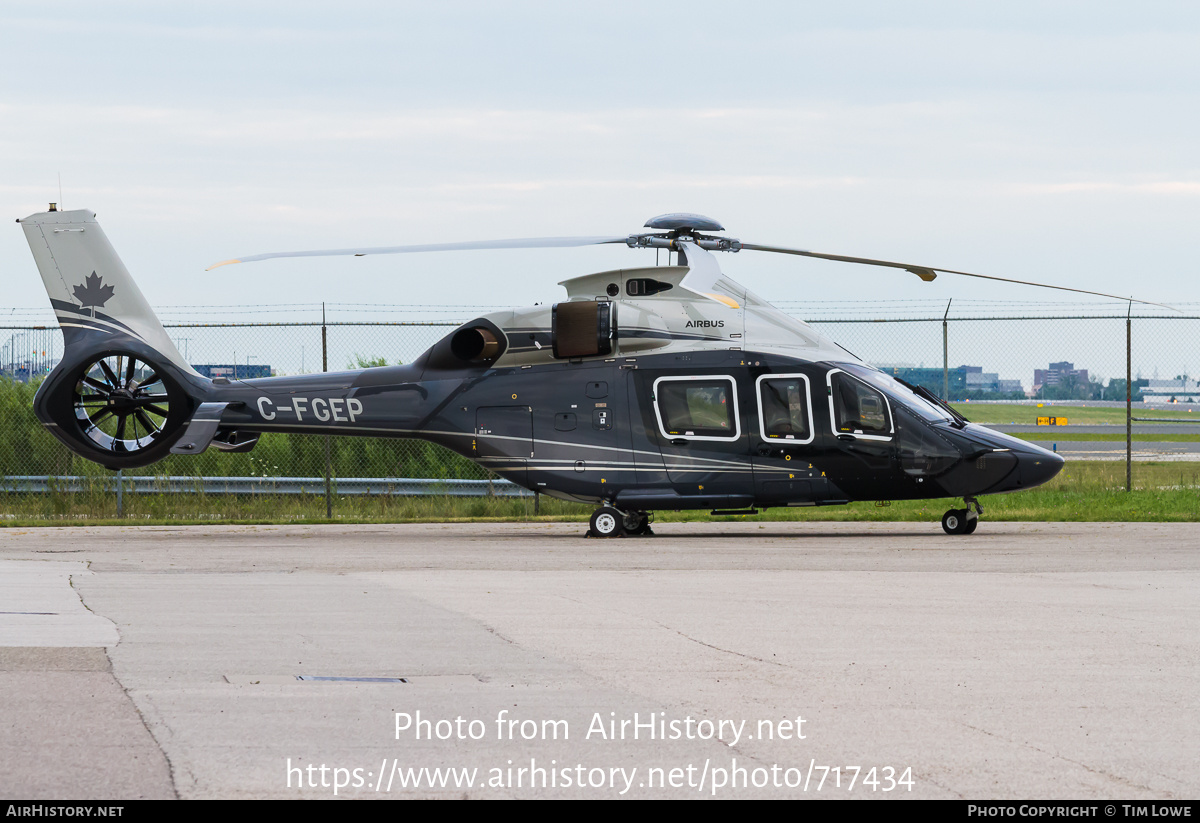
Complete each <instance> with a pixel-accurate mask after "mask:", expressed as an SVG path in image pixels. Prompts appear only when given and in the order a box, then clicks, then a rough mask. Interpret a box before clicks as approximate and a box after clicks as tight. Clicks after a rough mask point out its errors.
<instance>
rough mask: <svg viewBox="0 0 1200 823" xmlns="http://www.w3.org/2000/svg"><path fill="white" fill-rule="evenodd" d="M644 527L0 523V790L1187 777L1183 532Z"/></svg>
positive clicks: (305, 790) (1195, 655) (1100, 782)
mask: <svg viewBox="0 0 1200 823" xmlns="http://www.w3.org/2000/svg"><path fill="white" fill-rule="evenodd" d="M656 528H657V531H658V532H659V535H658V536H657V537H653V538H627V539H621V540H607V541H606V540H594V539H587V540H585V539H582V538H581V537H580V535H581V533H582V529H583V526H582V525H580V524H453V525H449V524H428V525H395V526H374V525H372V526H337V525H333V526H290V527H275V526H258V527H255V526H245V527H230V526H216V527H211V528H207V527H179V528H171V527H144V528H75V529H68V528H42V529H0V612H2V613H0V698H2V699H3V700H4V705H5V713H4V716H5V723H6V734H5V735H4V736H3V739H2V741H0V758H2V762H3V770H2V771H0V774H2V775H3V777H2V778H0V780H2V783H0V791H2V792H3V795H4V796H5V797H6V798H17V797H21V798H38V799H55V798H62V799H65V798H75V799H80V798H113V799H121V798H133V797H180V798H306V797H313V798H317V797H334V796H335V793H336V796H337V797H378V798H385V797H391V798H401V797H471V798H484V797H516V798H529V797H588V798H601V797H603V798H608V797H614V798H615V797H713V796H715V797H756V798H757V797H827V798H835V797H875V798H884V797H914V798H918V797H919V798H1080V799H1091V798H1095V799H1122V798H1124V799H1138V798H1145V799H1172V798H1195V797H1196V796H1198V795H1200V776H1198V775H1197V770H1196V759H1195V741H1196V739H1198V737H1200V734H1198V733H1200V635H1198V634H1197V632H1196V626H1197V625H1200V595H1198V594H1197V592H1200V585H1198V584H1200V552H1197V551H1196V549H1195V547H1196V546H1197V545H1198V544H1200V527H1198V526H1196V525H1192V524H1086V523H1083V524H1081V523H1055V524H1017V523H999V522H991V521H988V520H986V519H985V520H984V522H983V523H982V524H981V526H980V528H979V531H978V532H976V534H975V535H973V536H970V537H950V536H947V535H945V534H943V533H942V531H941V528H940V526H939V525H938V524H937V523H929V524H913V523H904V524H892V523H847V524H838V523H811V524H806V523H775V524H748V523H692V524H667V525H661V526H658V527H656ZM302 677H303V678H308V679H298V678H302ZM364 678H369V680H364ZM852 778H853V786H851V780H852Z"/></svg>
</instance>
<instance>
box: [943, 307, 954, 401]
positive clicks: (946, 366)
mask: <svg viewBox="0 0 1200 823" xmlns="http://www.w3.org/2000/svg"><path fill="white" fill-rule="evenodd" d="M953 302H954V298H953V297H951V298H950V299H949V300H947V301H946V313H945V314H943V315H942V399H943V400H945V401H946V402H947V403H949V402H950V326H949V318H950V304H951V303H953Z"/></svg>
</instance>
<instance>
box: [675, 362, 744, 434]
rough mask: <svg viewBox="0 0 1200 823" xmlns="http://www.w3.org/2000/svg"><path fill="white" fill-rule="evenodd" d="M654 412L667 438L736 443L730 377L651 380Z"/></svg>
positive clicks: (734, 390) (733, 390)
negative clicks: (730, 441) (732, 441)
mask: <svg viewBox="0 0 1200 823" xmlns="http://www.w3.org/2000/svg"><path fill="white" fill-rule="evenodd" d="M654 413H655V414H656V415H657V416H658V426H659V430H660V431H661V432H662V434H663V436H664V437H667V438H668V439H672V440H674V439H676V438H686V439H691V440H736V439H737V438H738V437H740V436H741V426H740V425H739V423H738V408H737V387H736V385H735V384H734V381H733V378H732V377H727V376H711V377H709V376H704V377H660V378H658V379H657V380H655V381H654Z"/></svg>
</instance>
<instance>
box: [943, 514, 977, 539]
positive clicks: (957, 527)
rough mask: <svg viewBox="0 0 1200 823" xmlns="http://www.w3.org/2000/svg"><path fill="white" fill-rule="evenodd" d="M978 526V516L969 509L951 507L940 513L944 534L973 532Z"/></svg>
mask: <svg viewBox="0 0 1200 823" xmlns="http://www.w3.org/2000/svg"><path fill="white" fill-rule="evenodd" d="M978 527H979V516H978V515H977V514H975V512H973V511H971V510H970V509H951V510H950V511H948V512H946V513H945V514H943V515H942V529H943V530H945V532H946V534H973V533H974V532H975V529H976V528H978Z"/></svg>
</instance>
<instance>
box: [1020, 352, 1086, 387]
mask: <svg viewBox="0 0 1200 823" xmlns="http://www.w3.org/2000/svg"><path fill="white" fill-rule="evenodd" d="M1066 383H1070V384H1072V385H1080V386H1086V385H1087V384H1088V373H1087V369H1077V368H1075V364H1074V363H1068V362H1067V361H1065V360H1064V361H1062V362H1061V363H1051V364H1050V368H1048V369H1034V370H1033V391H1034V393H1037V392H1038V391H1041V390H1042V389H1043V388H1048V387H1050V386H1061V385H1063V384H1066Z"/></svg>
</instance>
